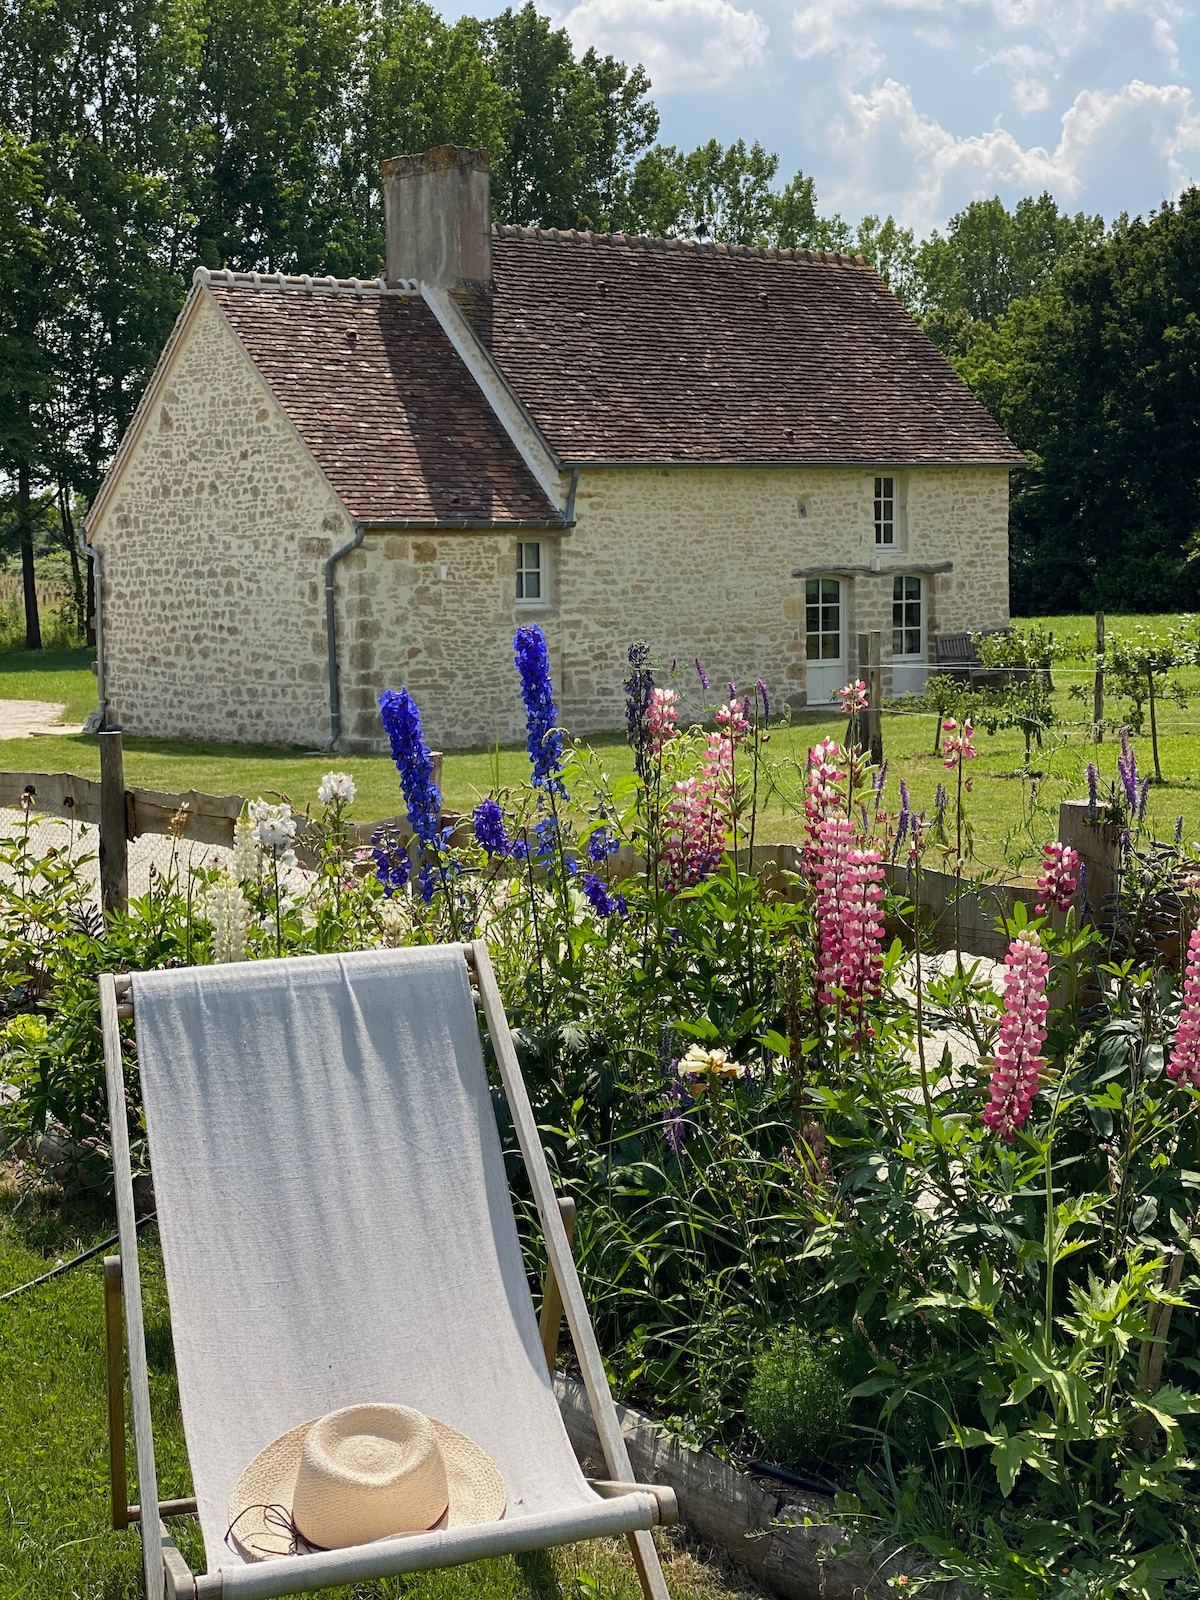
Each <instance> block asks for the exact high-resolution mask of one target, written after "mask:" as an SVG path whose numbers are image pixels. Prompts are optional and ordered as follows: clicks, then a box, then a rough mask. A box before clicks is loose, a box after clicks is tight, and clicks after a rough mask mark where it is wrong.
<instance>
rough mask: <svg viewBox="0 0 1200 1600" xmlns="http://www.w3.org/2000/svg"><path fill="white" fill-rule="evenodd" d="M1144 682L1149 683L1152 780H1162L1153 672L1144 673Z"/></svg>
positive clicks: (1159, 781) (1158, 781) (1156, 781)
mask: <svg viewBox="0 0 1200 1600" xmlns="http://www.w3.org/2000/svg"><path fill="white" fill-rule="evenodd" d="M1146 682H1147V683H1148V684H1149V685H1150V748H1151V750H1153V751H1154V781H1155V783H1161V782H1162V781H1163V775H1162V768H1161V767H1160V766H1159V764H1158V719H1157V717H1156V716H1155V715H1154V674H1153V673H1152V672H1148V673H1147V674H1146Z"/></svg>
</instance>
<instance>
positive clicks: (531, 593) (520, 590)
mask: <svg viewBox="0 0 1200 1600" xmlns="http://www.w3.org/2000/svg"><path fill="white" fill-rule="evenodd" d="M545 599H546V567H545V563H544V560H543V553H542V547H541V544H540V543H538V542H537V541H533V542H530V541H529V540H521V541H518V543H517V604H518V605H541V604H543V603H544V602H545Z"/></svg>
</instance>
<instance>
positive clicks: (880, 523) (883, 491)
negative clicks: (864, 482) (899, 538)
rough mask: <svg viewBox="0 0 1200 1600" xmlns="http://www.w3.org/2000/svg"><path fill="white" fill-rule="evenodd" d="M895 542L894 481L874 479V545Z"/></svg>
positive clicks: (892, 479)
mask: <svg viewBox="0 0 1200 1600" xmlns="http://www.w3.org/2000/svg"><path fill="white" fill-rule="evenodd" d="M895 542H896V480H895V478H876V479H875V543H876V544H895Z"/></svg>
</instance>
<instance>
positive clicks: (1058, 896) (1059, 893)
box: [1033, 839, 1079, 917]
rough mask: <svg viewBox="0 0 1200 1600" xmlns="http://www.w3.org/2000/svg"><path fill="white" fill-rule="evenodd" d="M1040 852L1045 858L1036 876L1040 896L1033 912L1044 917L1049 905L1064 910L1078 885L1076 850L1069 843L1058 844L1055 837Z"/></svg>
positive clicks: (1077, 856) (1077, 857) (1077, 853)
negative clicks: (1038, 874)
mask: <svg viewBox="0 0 1200 1600" xmlns="http://www.w3.org/2000/svg"><path fill="white" fill-rule="evenodd" d="M1042 854H1043V855H1044V856H1045V858H1046V859H1045V862H1044V863H1043V866H1042V871H1041V875H1040V876H1039V878H1038V893H1039V894H1040V895H1041V897H1042V898H1041V899H1040V900H1039V901H1038V903H1037V905H1036V906H1034V908H1033V910H1034V914H1035V915H1036V916H1039V917H1044V916H1045V915H1046V912H1047V910H1048V909H1049V908H1050V907H1051V906H1057V907H1058V909H1059V910H1060V911H1066V910H1067V909H1068V907H1069V906H1070V904H1071V901H1072V899H1073V898H1074V895H1075V891H1076V889H1077V888H1078V887H1079V852H1078V851H1077V850H1072V849H1071V846H1070V845H1069V844H1060V843H1059V841H1058V840H1057V839H1056V840H1055V841H1054V843H1053V844H1048V845H1046V846H1045V848H1044V849H1043V851H1042Z"/></svg>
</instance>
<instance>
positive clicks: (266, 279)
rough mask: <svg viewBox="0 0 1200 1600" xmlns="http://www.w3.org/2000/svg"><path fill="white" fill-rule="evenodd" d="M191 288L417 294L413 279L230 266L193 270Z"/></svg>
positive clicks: (417, 290)
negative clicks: (242, 269) (243, 269)
mask: <svg viewBox="0 0 1200 1600" xmlns="http://www.w3.org/2000/svg"><path fill="white" fill-rule="evenodd" d="M192 283H193V285H195V286H200V285H210V286H211V287H212V288H214V289H309V290H312V289H320V290H323V291H325V292H326V293H328V294H335V295H336V294H399V295H407V296H409V297H410V298H411V297H412V296H415V295H419V294H420V293H421V285H420V284H419V283H418V282H417V280H416V279H415V278H398V279H396V281H395V282H393V283H389V282H388V281H387V279H386V278H383V277H378V278H335V277H334V276H333V274H332V273H329V274H328V275H326V276H324V277H319V278H317V277H314V276H313V275H312V273H311V272H303V273H283V272H234V271H233V270H232V268H230V267H197V268H196V270H195V272H193V273H192Z"/></svg>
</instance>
